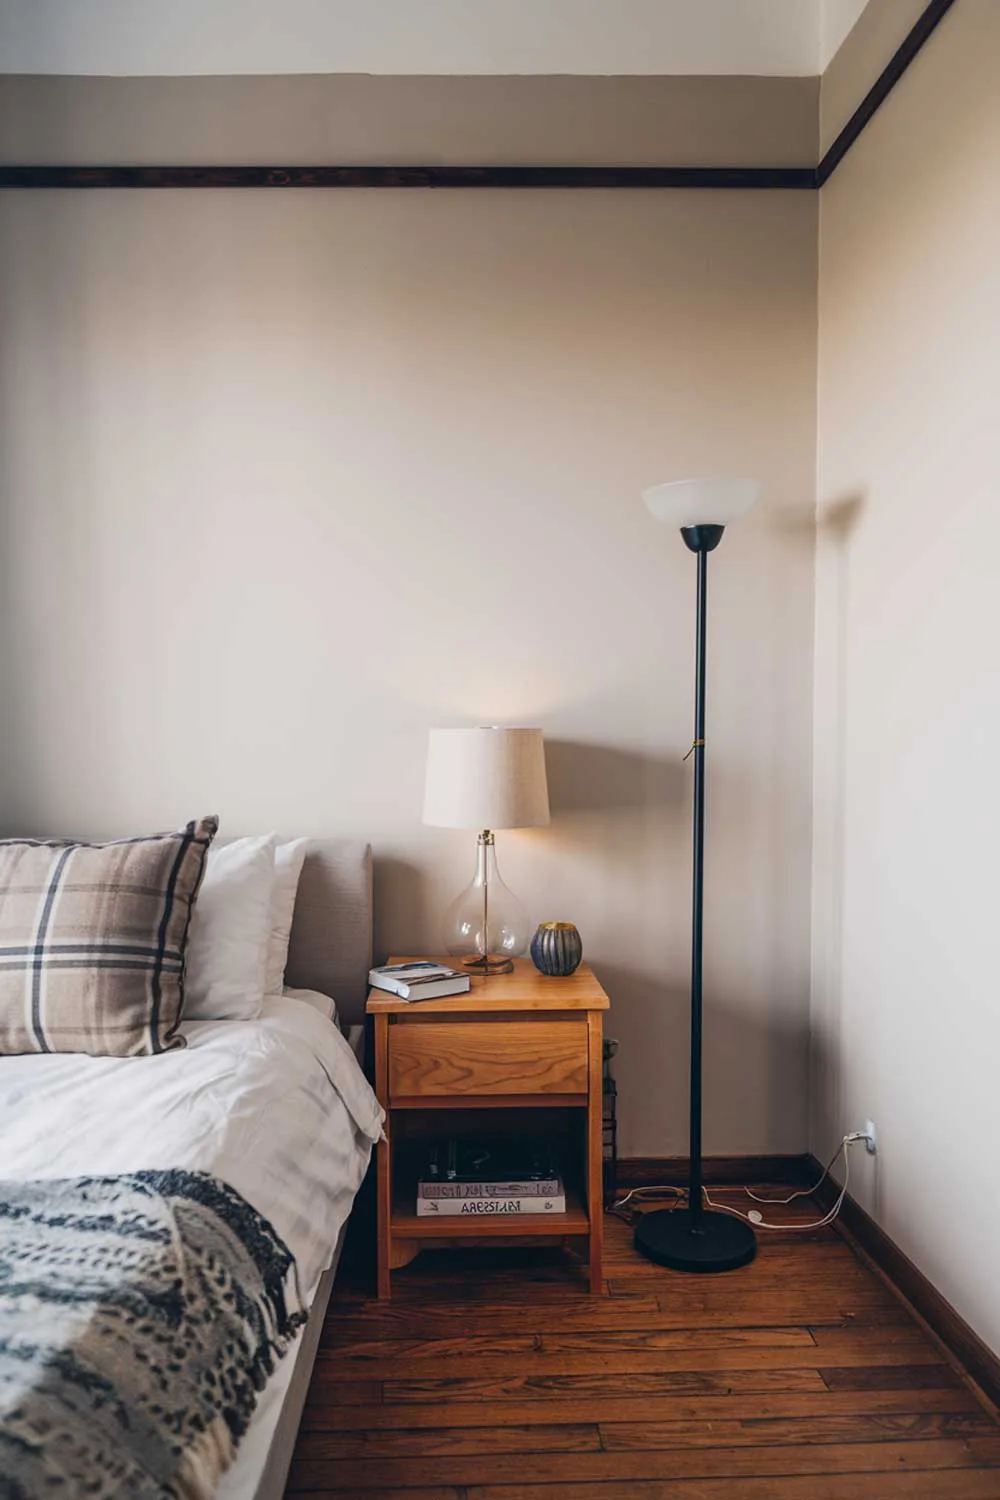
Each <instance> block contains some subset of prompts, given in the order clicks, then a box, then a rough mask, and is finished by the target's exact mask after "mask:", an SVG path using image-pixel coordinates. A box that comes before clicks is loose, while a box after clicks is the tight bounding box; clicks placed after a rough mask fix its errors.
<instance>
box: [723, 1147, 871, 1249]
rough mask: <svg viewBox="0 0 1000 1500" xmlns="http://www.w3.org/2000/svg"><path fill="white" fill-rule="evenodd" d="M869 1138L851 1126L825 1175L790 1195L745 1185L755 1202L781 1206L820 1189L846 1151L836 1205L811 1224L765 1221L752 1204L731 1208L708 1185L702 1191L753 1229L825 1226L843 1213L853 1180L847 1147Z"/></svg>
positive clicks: (827, 1165)
mask: <svg viewBox="0 0 1000 1500" xmlns="http://www.w3.org/2000/svg"><path fill="white" fill-rule="evenodd" d="M867 1139H868V1137H867V1136H866V1134H865V1132H864V1131H863V1130H851V1131H848V1133H847V1135H845V1136H844V1138H843V1140H842V1141H841V1143H840V1145H839V1146H838V1147H837V1149H836V1151H835V1152H834V1153H833V1155H832V1156H831V1158H830V1160H829V1161H828V1162H827V1164H826V1166H825V1167H824V1169H823V1175H822V1177H820V1178H819V1180H818V1181H817V1182H814V1183H813V1185H812V1187H807V1188H799V1190H798V1191H797V1192H794V1193H789V1195H788V1197H787V1198H761V1197H759V1196H758V1195H757V1194H756V1193H754V1192H751V1190H750V1189H749V1188H746V1189H744V1191H745V1192H746V1194H747V1196H748V1197H749V1198H752V1199H753V1200H754V1202H755V1203H772V1204H775V1205H782V1206H783V1205H785V1204H787V1203H794V1202H795V1199H796V1198H808V1197H809V1196H810V1194H812V1193H815V1192H817V1191H818V1189H819V1188H821V1187H822V1186H823V1183H824V1182H825V1181H826V1179H827V1178H828V1177H829V1175H830V1172H831V1171H832V1170H833V1165H834V1163H835V1162H836V1160H837V1158H838V1157H839V1156H840V1155H841V1154H843V1157H844V1185H843V1187H842V1188H841V1190H840V1193H839V1195H838V1197H837V1201H836V1203H835V1204H834V1205H833V1207H832V1208H831V1209H830V1210H829V1212H828V1213H826V1214H824V1215H823V1217H822V1219H814V1220H812V1222H810V1223H808V1224H787V1223H786V1224H768V1223H766V1222H765V1220H764V1218H763V1215H762V1214H760V1213H759V1212H758V1211H757V1209H755V1208H752V1209H751V1210H750V1212H749V1213H743V1211H742V1210H741V1209H738V1208H730V1206H729V1205H728V1204H727V1203H716V1202H714V1200H713V1199H711V1198H710V1197H709V1196H708V1189H707V1188H702V1192H703V1193H704V1195H705V1202H706V1203H707V1204H708V1206H709V1208H714V1209H718V1211H719V1212H720V1213H724V1214H733V1215H734V1216H735V1217H736V1218H737V1219H743V1220H745V1221H746V1223H748V1224H752V1225H753V1227H754V1229H792V1230H798V1229H801V1230H805V1229H825V1228H826V1226H827V1225H828V1224H832V1223H833V1221H834V1219H835V1218H836V1217H837V1215H838V1214H839V1213H840V1210H841V1206H842V1205H843V1202H844V1199H845V1198H846V1197H847V1185H848V1183H849V1182H850V1180H851V1154H850V1152H849V1151H848V1149H847V1148H848V1146H853V1145H854V1143H855V1142H856V1141H864V1140H867Z"/></svg>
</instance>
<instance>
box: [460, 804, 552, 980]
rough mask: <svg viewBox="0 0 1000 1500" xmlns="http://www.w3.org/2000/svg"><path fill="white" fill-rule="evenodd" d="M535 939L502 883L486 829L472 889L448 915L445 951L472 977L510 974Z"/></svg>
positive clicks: (525, 918) (464, 892)
mask: <svg viewBox="0 0 1000 1500" xmlns="http://www.w3.org/2000/svg"><path fill="white" fill-rule="evenodd" d="M530 940H531V930H530V927H529V923H528V915H527V913H526V912H525V910H524V908H523V906H522V905H521V903H520V902H519V901H518V899H517V897H516V896H514V895H513V894H512V892H511V891H510V890H509V889H508V888H507V886H505V885H504V883H503V881H502V880H501V879H500V871H499V870H498V868H497V856H496V845H495V844H494V841H493V834H492V833H491V832H490V831H489V830H488V829H486V830H484V832H483V833H481V834H480V835H479V843H478V845H477V849H476V874H475V877H474V879H473V881H472V884H471V885H469V886H467V887H466V889H465V890H464V891H463V892H462V894H461V895H460V896H459V897H458V898H457V899H456V900H455V901H453V902H452V904H451V906H450V907H449V908H448V911H447V913H446V915H445V946H446V947H447V949H448V952H449V954H450V955H451V957H452V958H455V959H457V960H458V961H459V962H460V963H461V965H462V967H463V968H466V969H469V970H470V972H471V973H473V974H487V975H488V974H509V973H510V971H511V970H512V969H513V967H514V964H513V960H514V959H515V958H517V957H518V955H519V954H521V953H524V952H525V951H526V950H527V947H528V943H529V942H530Z"/></svg>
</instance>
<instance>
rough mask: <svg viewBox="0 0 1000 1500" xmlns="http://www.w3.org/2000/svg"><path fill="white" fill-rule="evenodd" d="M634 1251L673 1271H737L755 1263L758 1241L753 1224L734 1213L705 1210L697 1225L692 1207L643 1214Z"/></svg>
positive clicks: (636, 1231) (636, 1233)
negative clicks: (738, 1267) (738, 1217)
mask: <svg viewBox="0 0 1000 1500" xmlns="http://www.w3.org/2000/svg"><path fill="white" fill-rule="evenodd" d="M635 1248H636V1249H637V1250H638V1251H639V1252H640V1254H642V1255H645V1256H646V1258H647V1260H652V1261H655V1262H656V1264H657V1265H658V1266H669V1267H670V1269H671V1270H672V1271H735V1270H736V1268H737V1266H746V1265H749V1263H750V1262H751V1261H752V1260H753V1258H754V1256H755V1255H756V1253H757V1241H756V1239H755V1237H754V1232H753V1230H752V1229H751V1228H750V1225H749V1224H747V1223H746V1222H745V1221H744V1220H743V1219H737V1218H736V1217H735V1215H733V1214H720V1213H710V1212H709V1211H708V1210H705V1211H703V1212H702V1213H701V1214H700V1215H699V1218H698V1223H697V1225H695V1224H694V1222H693V1218H692V1214H691V1210H690V1209H689V1208H663V1209H658V1210H657V1211H656V1212H655V1213H649V1214H643V1215H642V1218H641V1219H640V1220H639V1222H638V1224H637V1225H636V1227H635Z"/></svg>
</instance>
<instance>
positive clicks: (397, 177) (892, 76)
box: [0, 0, 955, 191]
mask: <svg viewBox="0 0 1000 1500" xmlns="http://www.w3.org/2000/svg"><path fill="white" fill-rule="evenodd" d="M954 4H955V0H931V3H930V4H929V5H927V6H926V8H925V9H924V11H923V12H922V13H921V15H920V17H919V19H918V20H917V22H916V24H915V25H914V27H913V28H912V30H911V31H910V32H909V34H908V35H907V37H906V39H905V40H904V41H903V43H902V45H901V46H900V47H899V48H898V49H897V51H896V52H895V53H894V54H893V56H892V58H891V59H890V61H889V63H888V65H887V66H886V68H885V69H884V70H883V71H882V73H881V74H880V75H879V77H878V79H877V80H876V82H875V84H874V85H873V86H872V88H871V89H869V91H868V93H867V94H866V95H865V97H864V99H863V100H862V101H861V103H860V104H859V105H858V108H857V109H856V110H855V111H854V114H853V115H852V116H851V118H850V119H849V120H848V122H847V124H846V125H845V126H844V128H843V130H842V131H841V132H840V134H839V135H838V136H837V138H836V140H835V141H834V142H833V145H832V146H831V147H830V149H829V150H828V151H827V153H826V155H825V156H824V157H823V159H822V161H821V162H820V164H819V166H818V167H614V166H608V167H558V166H538V167H494V166H482V167H457V166H456V167H440V166H438V167H391V166H389V167H361V166H354V167H344V166H340V167H253V166H246V167H98V166H93V167H81V166H76V167H31V166H27V167H16V166H12V167H5V166H0V188H700V189H706V188H707V189H727V188H751V189H753V188H763V189H767V190H768V191H773V190H775V189H779V190H792V191H801V190H803V189H807V190H812V189H815V188H820V187H822V186H823V184H824V183H826V182H828V181H829V179H830V176H831V175H832V173H833V172H834V171H835V169H836V167H837V166H838V164H839V163H840V162H841V161H843V159H844V157H845V156H846V154H847V152H848V151H849V150H850V149H851V147H852V146H853V144H854V142H855V141H856V140H857V139H858V137H859V136H860V135H861V133H862V131H863V130H864V128H865V126H866V125H867V124H868V122H869V120H871V118H872V117H873V115H874V114H875V112H876V111H877V110H878V108H879V107H880V105H882V104H883V103H884V102H885V100H886V99H887V98H888V97H889V95H890V94H891V92H892V90H893V89H894V88H895V86H896V84H897V83H898V82H899V80H900V79H901V78H902V76H903V74H904V73H905V72H906V70H907V68H908V67H909V66H910V64H911V63H912V61H913V59H914V58H915V57H916V56H917V54H918V52H919V51H920V49H921V48H922V47H923V45H924V43H925V42H926V41H927V39H928V38H929V37H930V36H931V34H932V32H934V31H935V30H936V28H937V26H938V25H939V23H940V22H941V21H942V20H943V18H944V16H945V15H946V13H947V12H948V11H949V10H950V9H951V7H952V6H953V5H954Z"/></svg>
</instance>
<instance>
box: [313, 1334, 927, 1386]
mask: <svg viewBox="0 0 1000 1500" xmlns="http://www.w3.org/2000/svg"><path fill="white" fill-rule="evenodd" d="M456 1342H457V1341H456ZM876 1356H877V1359H876ZM940 1362H941V1355H940V1354H939V1353H938V1351H937V1350H936V1349H935V1348H934V1346H933V1345H932V1344H931V1343H930V1342H929V1341H928V1340H927V1339H925V1338H924V1336H923V1335H922V1334H921V1333H920V1332H919V1330H916V1331H914V1332H913V1333H912V1334H910V1333H909V1332H908V1336H907V1337H906V1338H905V1339H896V1340H893V1341H892V1342H886V1344H885V1345H884V1346H883V1347H881V1348H879V1347H877V1346H876V1345H875V1344H873V1343H870V1342H868V1341H866V1340H862V1341H859V1342H857V1343H853V1342H852V1341H851V1340H850V1339H848V1338H845V1339H844V1340H843V1341H842V1342H839V1343H829V1344H827V1346H826V1348H825V1349H823V1350H822V1351H819V1350H817V1348H816V1345H815V1344H813V1343H811V1342H810V1343H808V1344H803V1345H800V1346H797V1347H786V1346H780V1345H768V1344H764V1345H762V1346H755V1345H753V1344H738V1343H733V1344H730V1345H728V1346H726V1347H723V1348H717V1347H713V1346H712V1345H711V1344H709V1345H708V1346H707V1347H704V1348H699V1347H698V1346H696V1345H695V1346H691V1347H683V1348H675V1349H671V1348H665V1349H659V1348H631V1347H629V1346H625V1347H624V1348H621V1347H615V1346H614V1345H611V1346H609V1347H608V1348H607V1349H604V1350H598V1351H597V1352H593V1351H583V1352H580V1353H575V1352H570V1351H562V1352H557V1353H554V1354H549V1353H548V1352H546V1351H545V1350H544V1349H542V1348H536V1349H530V1350H525V1351H523V1352H521V1353H518V1354H495V1355H490V1356H488V1357H484V1356H482V1355H477V1354H469V1355H466V1354H463V1353H462V1352H461V1351H460V1350H459V1349H458V1348H456V1349H455V1350H454V1352H453V1353H451V1354H447V1355H441V1356H440V1360H439V1365H440V1369H441V1371H442V1373H441V1374H438V1375H431V1373H430V1362H429V1361H426V1360H424V1359H421V1358H415V1359H405V1358H404V1359H398V1358H395V1357H393V1355H391V1354H389V1355H387V1356H386V1357H385V1358H369V1359H366V1360H365V1362H364V1370H365V1373H366V1378H374V1379H376V1380H381V1381H383V1382H384V1383H386V1384H388V1383H389V1382H390V1381H392V1377H393V1376H394V1375H395V1376H397V1377H399V1376H401V1375H403V1374H404V1372H405V1373H406V1374H409V1372H410V1371H412V1372H413V1374H414V1377H415V1378H414V1380H413V1381H411V1382H410V1383H411V1384H414V1385H416V1384H419V1383H421V1381H422V1382H423V1384H424V1385H425V1387H426V1389H427V1390H438V1391H440V1392H441V1393H442V1394H444V1393H446V1392H447V1389H448V1386H449V1385H450V1384H451V1383H452V1382H453V1381H461V1380H463V1379H475V1378H477V1377H476V1373H475V1372H476V1371H478V1370H482V1369H483V1368H484V1367H486V1368H488V1369H489V1370H490V1371H491V1374H492V1375H493V1376H494V1377H496V1376H507V1375H510V1376H518V1375H521V1374H531V1375H602V1374H607V1375H630V1374H637V1373H644V1372H650V1373H665V1372H668V1371H674V1370H683V1371H699V1370H794V1369H806V1368H810V1369H815V1368H816V1367H817V1366H818V1365H828V1366H831V1367H833V1366H844V1365H860V1366H868V1365H872V1364H876V1363H877V1364H880V1365H921V1364H940ZM425 1370H426V1377H425V1376H424V1371H425ZM445 1370H447V1371H448V1373H447V1374H445V1373H443V1372H444V1371H445ZM357 1374H358V1366H357V1364H355V1363H353V1362H351V1361H350V1360H345V1359H338V1358H337V1357H336V1355H328V1356H324V1358H323V1359H322V1360H319V1359H317V1361H316V1370H315V1374H314V1379H315V1380H318V1381H320V1382H322V1383H329V1384H331V1385H338V1384H341V1385H343V1384H348V1383H350V1382H351V1381H352V1380H354V1379H355V1378H356V1377H357ZM392 1383H393V1384H394V1385H395V1384H397V1383H398V1382H397V1381H393V1382H392Z"/></svg>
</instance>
